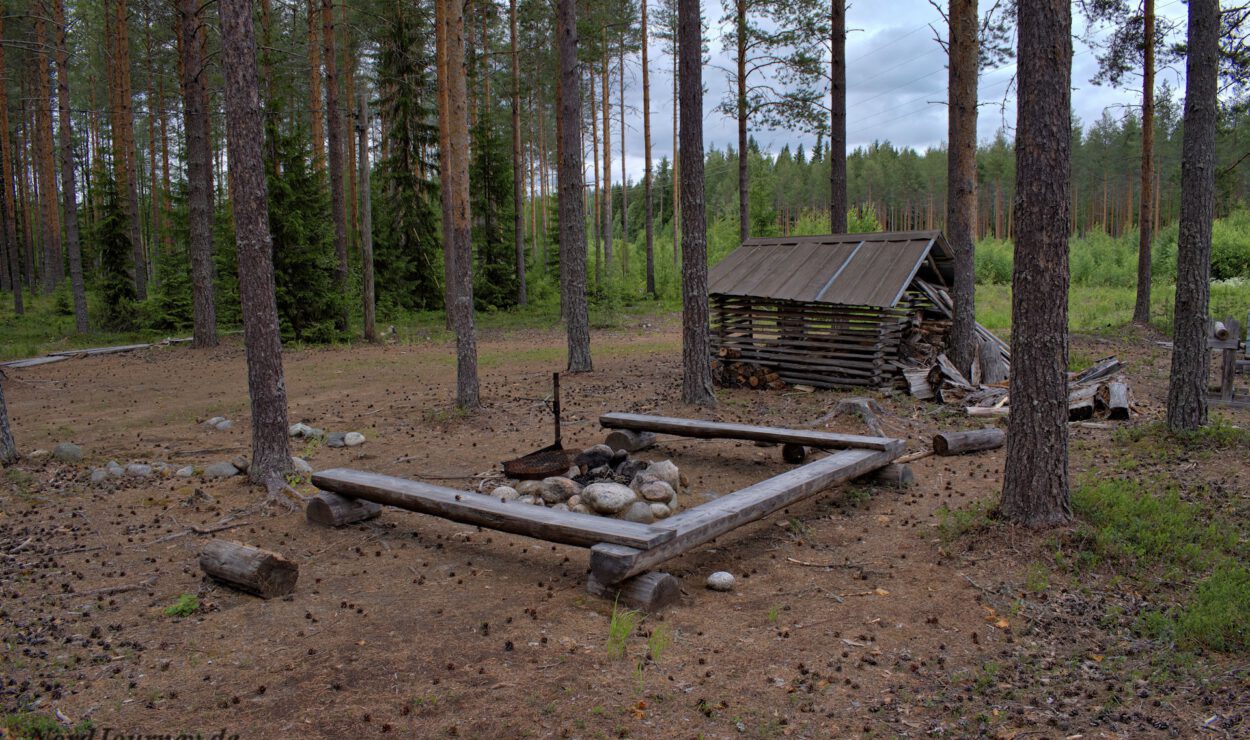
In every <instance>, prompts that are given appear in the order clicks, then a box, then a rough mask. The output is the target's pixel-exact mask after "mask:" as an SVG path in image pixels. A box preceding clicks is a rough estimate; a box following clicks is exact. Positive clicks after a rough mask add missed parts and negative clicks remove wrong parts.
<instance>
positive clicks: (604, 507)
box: [581, 483, 638, 515]
mask: <svg viewBox="0 0 1250 740" xmlns="http://www.w3.org/2000/svg"><path fill="white" fill-rule="evenodd" d="M581 495H582V502H583V503H584V504H586V505H587V506H589V507H590V508H591V510H592V511H594V512H595V513H598V514H608V515H611V514H616V513H619V512H621V511H624V510H625V509H626V507H628V506H629V505H630V504H632V503H634V502H635V501H637V500H638V495H637V494H635V493H634V492H633V491H632V490H630V488H629V487H627V486H622V485H621V484H619V483H592V484H590V485H589V486H586V488H584V489H583V490H582V492H581Z"/></svg>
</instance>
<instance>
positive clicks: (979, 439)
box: [933, 427, 1007, 455]
mask: <svg viewBox="0 0 1250 740" xmlns="http://www.w3.org/2000/svg"><path fill="white" fill-rule="evenodd" d="M1006 441H1007V433H1006V432H1004V431H1003V430H1001V429H998V428H996V427H986V428H984V429H973V430H971V431H967V432H939V433H938V434H935V435H933V452H934V454H937V455H960V454H963V453H965V452H980V451H982V450H992V449H995V448H997V447H1002V446H1003V443H1004V442H1006Z"/></svg>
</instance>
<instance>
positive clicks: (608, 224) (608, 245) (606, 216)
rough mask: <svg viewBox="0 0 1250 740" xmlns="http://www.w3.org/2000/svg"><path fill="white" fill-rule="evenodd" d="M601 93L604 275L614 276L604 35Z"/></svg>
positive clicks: (609, 108) (609, 114)
mask: <svg viewBox="0 0 1250 740" xmlns="http://www.w3.org/2000/svg"><path fill="white" fill-rule="evenodd" d="M599 79H600V85H599V91H600V92H601V93H602V95H603V105H601V106H600V109H601V112H602V113H603V191H602V193H601V195H600V197H601V198H602V200H603V275H604V277H607V276H609V275H611V274H612V247H613V244H612V232H613V231H614V227H615V224H614V223H613V222H614V219H613V218H612V105H611V102H610V100H611V97H610V87H611V86H610V85H609V84H608V35H607V32H606V31H605V32H604V34H603V72H602V76H601V77H600V78H599Z"/></svg>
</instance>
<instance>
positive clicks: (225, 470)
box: [204, 462, 239, 478]
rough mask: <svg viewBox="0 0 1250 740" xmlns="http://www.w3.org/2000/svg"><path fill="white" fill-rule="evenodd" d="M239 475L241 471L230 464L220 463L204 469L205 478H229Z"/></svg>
mask: <svg viewBox="0 0 1250 740" xmlns="http://www.w3.org/2000/svg"><path fill="white" fill-rule="evenodd" d="M238 474H239V469H238V468H236V467H235V466H233V465H231V464H230V463H228V462H219V463H213V464H212V465H209V466H208V467H207V468H204V477H205V478H229V477H231V476H235V475H238Z"/></svg>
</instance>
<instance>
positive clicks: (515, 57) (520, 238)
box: [508, 0, 528, 306]
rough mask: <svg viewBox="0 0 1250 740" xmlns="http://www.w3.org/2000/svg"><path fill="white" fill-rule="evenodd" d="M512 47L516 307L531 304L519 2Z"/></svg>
mask: <svg viewBox="0 0 1250 740" xmlns="http://www.w3.org/2000/svg"><path fill="white" fill-rule="evenodd" d="M508 25H509V29H510V36H509V39H510V41H511V43H512V227H513V242H514V243H515V247H516V280H517V289H516V299H517V305H519V306H524V305H525V304H526V303H527V302H528V297H527V296H526V289H525V210H524V203H523V198H522V187H523V184H522V181H521V170H522V162H521V54H520V48H519V43H518V39H517V22H516V0H509V2H508Z"/></svg>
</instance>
